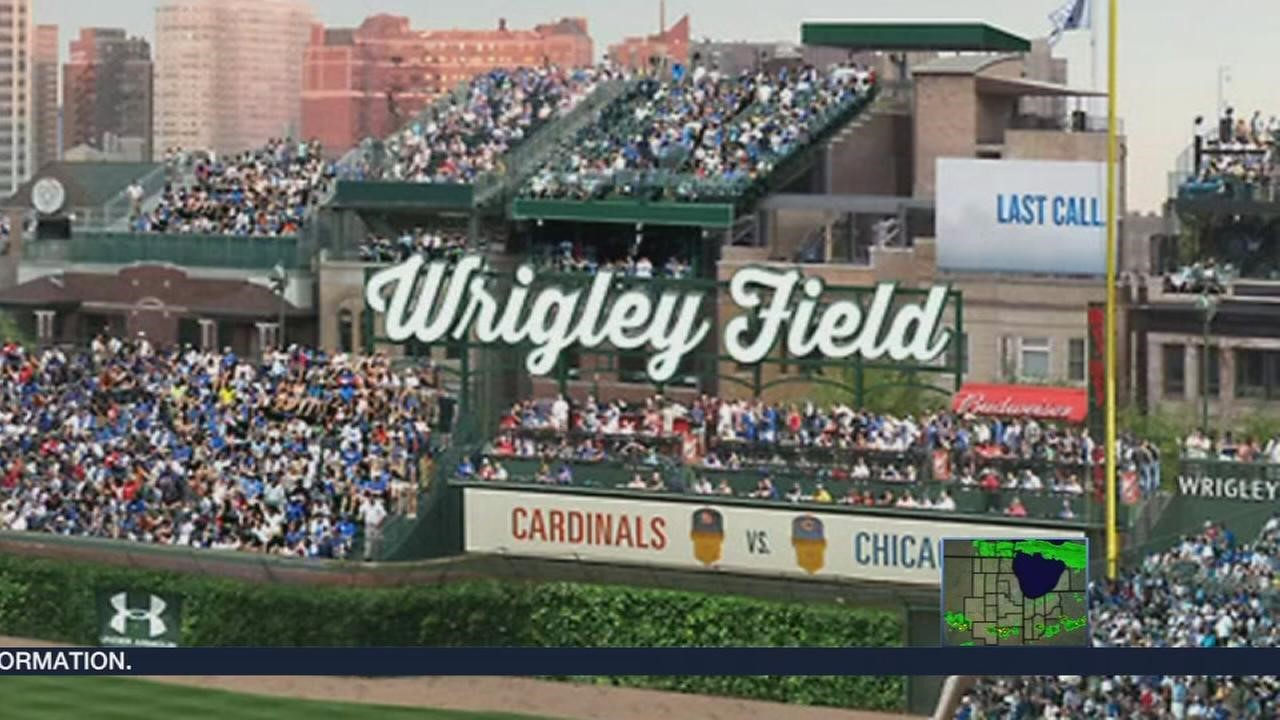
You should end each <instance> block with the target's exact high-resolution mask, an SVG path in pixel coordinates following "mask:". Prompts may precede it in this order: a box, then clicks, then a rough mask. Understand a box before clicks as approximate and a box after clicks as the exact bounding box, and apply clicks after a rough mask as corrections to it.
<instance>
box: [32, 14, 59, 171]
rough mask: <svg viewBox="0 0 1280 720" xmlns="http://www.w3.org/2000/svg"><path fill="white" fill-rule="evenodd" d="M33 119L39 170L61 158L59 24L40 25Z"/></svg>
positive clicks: (35, 52)
mask: <svg viewBox="0 0 1280 720" xmlns="http://www.w3.org/2000/svg"><path fill="white" fill-rule="evenodd" d="M31 63H32V65H31V92H32V93H33V97H32V113H33V114H34V116H33V118H32V122H33V123H34V127H35V165H33V166H32V171H33V172H35V171H38V170H39V169H40V168H42V167H44V165H45V164H46V163H51V162H54V161H55V160H57V159H58V158H59V156H60V151H61V136H62V133H61V123H60V121H59V117H58V110H59V108H58V26H57V25H37V26H36V35H35V42H34V50H33V52H32V59H31Z"/></svg>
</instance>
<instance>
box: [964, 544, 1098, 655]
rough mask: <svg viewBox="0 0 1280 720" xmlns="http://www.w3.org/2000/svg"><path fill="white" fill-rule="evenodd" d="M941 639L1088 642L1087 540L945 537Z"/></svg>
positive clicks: (972, 642) (974, 642)
mask: <svg viewBox="0 0 1280 720" xmlns="http://www.w3.org/2000/svg"><path fill="white" fill-rule="evenodd" d="M942 557H943V562H942V622H943V626H942V644H943V645H946V646H957V645H959V646H976V645H1057V646H1085V645H1088V644H1089V629H1088V615H1089V613H1088V610H1089V609H1088V580H1089V545H1088V541H1087V540H1086V539H1084V538H1070V539H1064V540H1047V539H1044V538H1031V539H1026V540H1011V539H1007V538H1002V539H998V540H978V539H973V538H965V539H958V538H948V539H945V540H943V541H942Z"/></svg>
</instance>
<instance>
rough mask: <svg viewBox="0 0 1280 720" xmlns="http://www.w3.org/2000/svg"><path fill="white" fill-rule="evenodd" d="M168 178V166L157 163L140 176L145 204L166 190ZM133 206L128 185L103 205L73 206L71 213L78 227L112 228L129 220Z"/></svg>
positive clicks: (116, 227) (139, 182)
mask: <svg viewBox="0 0 1280 720" xmlns="http://www.w3.org/2000/svg"><path fill="white" fill-rule="evenodd" d="M167 178H168V168H167V167H166V166H165V165H163V164H160V165H156V166H155V168H153V169H152V170H151V171H150V172H148V173H147V174H146V175H143V176H142V177H140V178H138V184H139V185H140V186H141V187H142V202H143V203H144V204H145V203H146V202H147V200H148V199H149V198H151V197H153V196H154V195H156V194H157V193H159V192H161V191H162V190H164V185H165V180H166V179H167ZM132 208H133V200H132V198H130V197H129V188H128V187H126V188H124V189H123V190H121V191H120V192H118V193H116V194H115V195H114V196H113V197H112V198H111V199H110V200H107V201H106V202H105V203H103V204H102V205H99V206H97V207H76V208H72V209H71V210H70V211H69V214H70V215H71V216H73V217H74V218H75V219H74V221H73V225H74V226H75V227H76V228H77V229H84V230H111V229H118V226H119V225H120V224H121V223H127V222H128V220H129V214H130V211H131V210H132Z"/></svg>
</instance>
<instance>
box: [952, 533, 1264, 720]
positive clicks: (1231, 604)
mask: <svg viewBox="0 0 1280 720" xmlns="http://www.w3.org/2000/svg"><path fill="white" fill-rule="evenodd" d="M1278 579H1280V516H1277V517H1272V518H1271V519H1270V520H1269V521H1268V522H1267V523H1266V524H1265V525H1264V526H1263V528H1262V530H1261V532H1260V533H1259V536H1258V537H1257V538H1256V539H1255V540H1254V541H1253V542H1250V543H1240V542H1239V541H1238V539H1237V538H1236V537H1235V536H1234V534H1233V533H1232V532H1231V531H1230V530H1228V529H1227V528H1226V527H1224V526H1222V525H1219V524H1215V523H1212V522H1209V523H1206V524H1205V528H1204V530H1203V532H1201V533H1199V534H1198V535H1196V536H1193V537H1187V538H1184V539H1183V540H1182V541H1180V542H1179V543H1178V544H1176V545H1175V546H1173V547H1172V548H1170V549H1168V550H1166V551H1164V552H1159V553H1155V554H1152V555H1150V556H1148V557H1147V558H1146V559H1145V561H1144V562H1143V563H1142V564H1141V565H1139V566H1137V567H1135V568H1133V569H1131V570H1129V571H1128V572H1126V573H1124V574H1122V576H1121V577H1120V578H1119V579H1118V580H1116V581H1114V582H1105V583H1101V584H1097V583H1095V584H1093V585H1092V586H1091V587H1090V590H1089V593H1090V607H1091V611H1090V632H1091V633H1092V635H1093V643H1094V644H1095V645H1096V646H1100V647H1276V646H1280V623H1278V622H1277V612H1276V611H1277V609H1280V602H1277V601H1278V600H1280V584H1278V583H1277V580H1278ZM1278 713H1280V681H1278V680H1277V678H1276V677H1273V676H1262V677H1248V678H1238V677H1237V678H1226V677H1208V676H1199V677H1091V678H1080V677H1056V678H1055V677H1025V678H980V679H978V681H977V684H976V686H975V687H974V688H973V689H972V690H971V691H969V692H968V694H967V695H966V696H965V698H964V699H963V701H962V703H961V707H960V709H959V711H958V712H957V714H956V716H955V717H956V718H957V720H977V719H979V718H993V719H994V718H1011V719H1012V718H1028V719H1029V718H1042V717H1044V718H1067V717H1144V718H1145V717H1152V718H1154V717H1173V718H1274V717H1276V716H1277V714H1278Z"/></svg>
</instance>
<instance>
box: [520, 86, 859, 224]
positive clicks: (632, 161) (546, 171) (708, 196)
mask: <svg viewBox="0 0 1280 720" xmlns="http://www.w3.org/2000/svg"><path fill="white" fill-rule="evenodd" d="M874 94H875V78H874V75H873V74H872V73H871V72H869V71H863V70H860V69H856V68H840V69H836V70H834V71H832V72H825V73H824V72H820V71H818V70H816V69H814V68H811V67H807V68H803V69H783V70H780V71H778V72H777V73H776V74H766V73H755V74H752V73H743V74H741V75H738V76H735V77H725V76H723V75H721V74H720V73H719V72H718V71H716V70H708V69H707V68H704V67H697V68H695V69H694V70H693V71H691V72H683V73H681V72H678V73H676V76H675V77H674V78H673V79H672V80H670V81H666V82H660V81H658V80H655V79H646V80H644V81H643V82H642V83H641V84H640V85H639V87H637V88H636V90H635V92H633V93H631V94H630V95H629V96H627V97H625V98H623V99H621V100H620V101H618V102H616V103H614V104H613V105H612V106H611V107H609V108H608V109H607V110H606V111H605V112H603V113H602V114H601V115H600V117H599V119H598V120H597V121H596V122H595V123H593V124H591V125H589V126H588V127H585V128H583V129H582V130H581V131H579V132H578V133H577V134H576V135H574V136H573V137H571V138H567V139H566V141H565V142H564V143H563V146H562V148H561V150H562V151H561V152H559V153H555V154H554V155H552V157H551V159H550V160H549V162H547V163H546V164H545V165H544V166H543V167H541V168H539V169H538V170H537V171H536V172H535V173H534V174H533V176H532V177H531V178H530V179H529V181H528V182H527V183H525V185H524V187H523V188H522V190H521V196H522V198H524V199H526V200H528V199H536V200H553V201H555V200H558V201H563V200H570V201H599V200H619V199H632V200H641V201H664V202H686V203H700V202H711V203H730V204H740V203H742V202H743V201H745V200H749V199H750V198H751V197H753V196H754V195H756V194H759V193H761V192H763V191H764V190H765V189H767V183H768V181H769V180H770V179H771V177H772V176H773V175H774V174H775V173H776V172H777V171H778V170H779V168H781V167H782V166H783V165H784V164H785V163H787V162H788V161H789V160H791V159H793V158H795V157H796V156H797V155H798V154H800V153H801V152H802V151H804V150H805V149H807V148H809V147H812V146H814V145H816V144H818V143H819V142H820V141H821V140H822V139H824V138H825V137H826V136H827V134H828V133H829V132H832V131H834V130H835V129H838V128H839V127H840V126H842V125H843V124H844V123H845V122H847V121H848V120H849V119H850V118H852V117H853V116H854V115H856V114H857V113H858V112H860V111H861V110H862V109H864V108H865V107H866V105H867V104H868V103H869V101H870V100H871V99H872V98H873V97H874Z"/></svg>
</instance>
